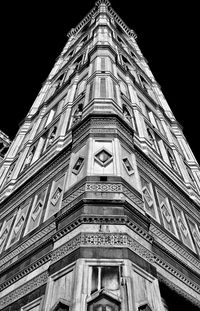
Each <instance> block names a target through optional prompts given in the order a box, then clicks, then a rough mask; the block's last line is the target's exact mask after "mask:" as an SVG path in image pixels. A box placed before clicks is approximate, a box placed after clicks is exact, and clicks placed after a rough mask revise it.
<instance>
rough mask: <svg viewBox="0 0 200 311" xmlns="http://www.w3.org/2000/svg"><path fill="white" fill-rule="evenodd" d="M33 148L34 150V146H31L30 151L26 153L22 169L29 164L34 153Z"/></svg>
mask: <svg viewBox="0 0 200 311" xmlns="http://www.w3.org/2000/svg"><path fill="white" fill-rule="evenodd" d="M35 150H36V147H35V146H33V147H32V148H31V150H30V152H29V153H28V156H27V158H26V160H25V162H24V169H26V168H27V167H28V166H29V165H30V164H31V161H32V159H33V156H34V154H35Z"/></svg>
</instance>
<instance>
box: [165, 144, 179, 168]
mask: <svg viewBox="0 0 200 311" xmlns="http://www.w3.org/2000/svg"><path fill="white" fill-rule="evenodd" d="M167 154H168V157H169V162H170V164H171V166H172V168H173V169H174V170H175V171H177V166H176V162H175V159H174V157H173V155H172V154H171V152H170V151H169V150H168V149H167Z"/></svg>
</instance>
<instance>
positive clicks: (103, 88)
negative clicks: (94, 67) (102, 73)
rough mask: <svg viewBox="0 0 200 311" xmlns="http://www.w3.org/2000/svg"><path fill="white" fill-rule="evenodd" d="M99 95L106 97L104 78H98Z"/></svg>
mask: <svg viewBox="0 0 200 311" xmlns="http://www.w3.org/2000/svg"><path fill="white" fill-rule="evenodd" d="M100 97H106V78H101V79H100Z"/></svg>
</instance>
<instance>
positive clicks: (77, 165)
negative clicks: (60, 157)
mask: <svg viewBox="0 0 200 311" xmlns="http://www.w3.org/2000/svg"><path fill="white" fill-rule="evenodd" d="M83 164H84V158H82V157H79V158H78V160H77V161H76V163H75V165H74V166H73V169H72V173H74V174H75V175H78V173H79V172H80V170H81V169H82V167H83Z"/></svg>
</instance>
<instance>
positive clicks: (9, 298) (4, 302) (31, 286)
mask: <svg viewBox="0 0 200 311" xmlns="http://www.w3.org/2000/svg"><path fill="white" fill-rule="evenodd" d="M48 276H49V274H48V272H47V271H45V272H43V273H41V274H40V275H38V276H36V277H35V278H33V279H32V280H30V281H29V282H26V283H25V284H24V285H22V286H20V287H18V288H17V289H15V290H13V291H12V292H10V293H9V294H7V295H6V296H4V297H2V298H0V309H1V308H2V309H3V308H5V307H6V306H8V305H10V304H11V303H13V302H14V301H16V300H18V299H20V298H21V297H23V296H25V295H27V294H28V293H30V292H32V291H34V290H35V289H37V288H39V287H40V286H42V285H44V284H46V283H47V280H48ZM2 309H1V310H2Z"/></svg>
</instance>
